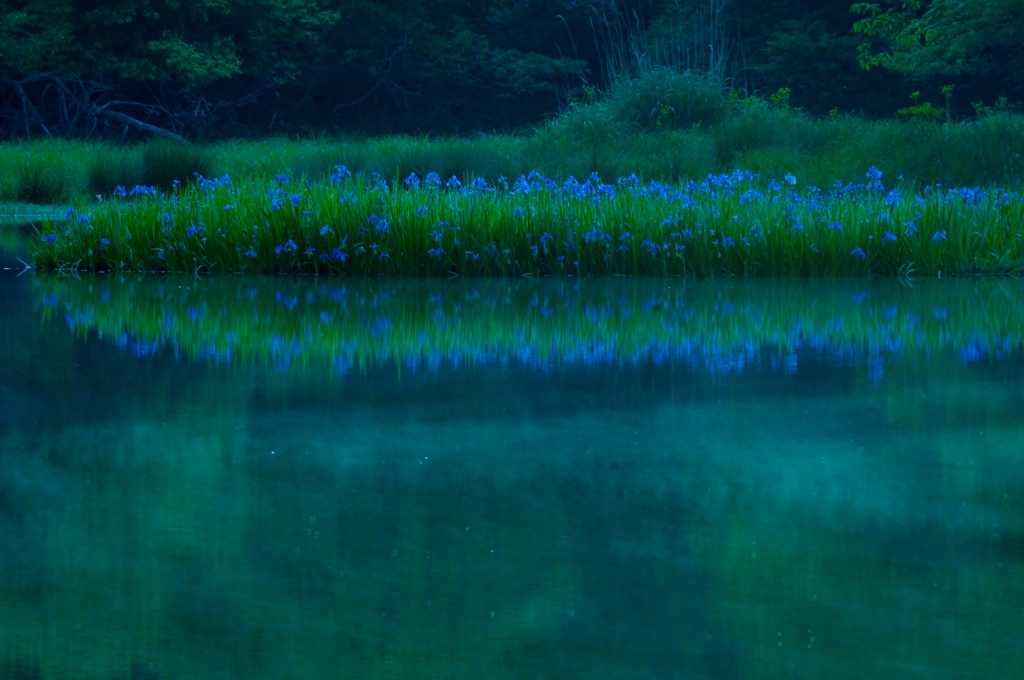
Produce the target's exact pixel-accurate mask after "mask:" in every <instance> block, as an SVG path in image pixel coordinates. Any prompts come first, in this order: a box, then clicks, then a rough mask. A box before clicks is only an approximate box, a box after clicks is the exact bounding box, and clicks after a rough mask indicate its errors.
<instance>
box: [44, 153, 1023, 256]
mask: <svg viewBox="0 0 1024 680" xmlns="http://www.w3.org/2000/svg"><path fill="white" fill-rule="evenodd" d="M880 177H881V173H880V171H878V170H877V169H875V168H872V169H871V170H870V171H869V172H868V180H869V181H868V182H867V183H866V184H858V185H846V186H844V185H841V184H840V185H839V186H837V187H835V188H833V189H832V190H831V191H829V192H822V191H820V190H817V189H813V188H811V189H807V190H804V191H802V192H800V191H797V189H796V188H795V185H796V184H797V183H798V179H797V178H796V177H795V176H792V175H787V177H786V182H785V183H784V184H783V185H779V184H777V183H775V182H772V183H770V184H769V185H768V188H767V189H765V190H764V191H759V190H757V189H755V188H754V187H753V182H754V179H755V178H754V177H753V175H751V174H750V173H743V172H737V173H733V174H731V175H721V176H711V177H708V178H707V179H705V180H704V181H703V182H701V183H700V184H697V183H694V182H690V183H689V184H686V185H676V186H673V185H663V184H658V183H653V182H652V183H650V184H647V185H644V184H642V183H641V182H640V181H639V179H637V178H636V177H635V176H629V177H626V178H621V179H619V180H618V181H617V182H615V183H614V184H605V183H602V182H601V181H600V179H599V177H598V176H597V175H592V176H591V177H589V178H588V179H587V180H586V181H584V182H582V183H581V182H579V181H576V180H572V179H571V180H568V181H566V182H565V183H563V184H561V185H560V184H558V183H557V182H555V181H554V180H552V179H550V178H544V177H543V176H541V175H539V174H537V173H532V174H530V175H528V176H521V177H520V178H519V179H517V180H516V181H515V182H512V183H510V182H508V180H505V179H504V178H502V179H500V180H498V182H496V183H493V184H488V183H487V182H486V181H484V180H483V179H481V178H478V179H475V180H473V181H471V182H470V183H469V184H467V185H466V186H463V185H462V184H461V182H460V181H459V180H458V179H457V178H455V177H452V178H451V179H449V180H448V181H446V182H445V181H443V180H442V177H441V176H439V175H436V174H431V175H428V176H427V178H426V179H424V180H420V179H419V178H418V177H416V176H410V177H409V178H407V179H406V180H405V181H403V182H398V181H392V182H388V181H386V180H382V179H381V178H379V177H375V178H366V177H364V176H362V175H356V176H353V175H351V173H349V171H348V170H347V169H345V168H342V167H340V166H339V167H338V168H337V169H336V170H335V172H334V174H333V176H332V177H331V178H329V179H326V180H317V181H304V180H301V179H300V180H298V181H295V182H292V181H290V180H289V178H287V177H285V176H280V177H278V178H277V179H276V180H275V181H273V182H256V181H240V182H238V183H234V182H232V181H231V180H230V179H229V178H227V177H224V178H221V179H219V180H204V181H203V182H202V183H200V184H199V185H198V186H188V187H184V188H179V189H178V190H176V191H175V192H172V193H164V194H161V193H159V192H156V191H155V190H152V189H146V188H142V187H140V188H136V189H135V190H133V193H134V195H131V194H129V195H127V196H124V197H117V198H114V199H112V200H108V201H104V202H103V203H101V204H99V205H95V206H92V207H91V208H88V209H84V210H83V209H81V208H80V209H79V210H78V211H72V212H71V213H69V218H70V219H69V220H68V221H66V222H54V221H44V223H43V228H42V232H41V234H40V240H39V241H37V242H35V244H34V246H33V258H34V261H35V264H36V265H37V266H38V267H40V268H43V269H69V268H70V269H83V270H93V269H100V270H108V269H114V270H122V271H179V272H180V271H188V272H194V271H207V272H258V273H296V274H300V273H306V274H328V273H329V274H355V275H410V274H411V275H420V274H423V275H436V276H453V275H483V276H495V275H498V276H523V275H527V276H544V275H591V274H597V275H608V274H627V275H654V276H670V275H694V276H716V275H803V276H857V275H866V274H886V275H891V274H908V273H911V272H915V271H916V272H917V273H920V274H924V275H938V274H941V273H947V274H958V275H966V274H977V273H1019V272H1021V271H1022V270H1024V198H1022V197H1021V196H1020V195H1019V194H1015V193H1009V192H1006V191H1003V190H1000V189H996V190H991V191H983V190H980V189H961V190H944V189H932V188H930V187H929V188H927V189H926V190H925V191H924V192H922V193H920V194H914V193H912V192H910V191H908V190H907V189H906V188H905V187H904V188H903V189H900V188H890V189H887V188H886V187H884V186H883V185H882V182H881V179H880Z"/></svg>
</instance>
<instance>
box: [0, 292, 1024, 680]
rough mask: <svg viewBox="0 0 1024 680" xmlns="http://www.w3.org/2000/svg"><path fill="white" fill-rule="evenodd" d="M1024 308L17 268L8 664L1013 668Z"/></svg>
mask: <svg viewBox="0 0 1024 680" xmlns="http://www.w3.org/2000/svg"><path fill="white" fill-rule="evenodd" d="M342 283H344V286H343V285H342ZM677 285H679V286H680V287H681V288H680V289H679V290H677V288H676V286H677ZM179 286H181V287H180V288H179ZM670 286H671V288H670ZM342 291H343V292H342ZM279 294H280V299H279ZM336 294H337V298H336V297H335V295H336ZM1020 295H1021V288H1020V283H1019V282H1016V281H982V282H960V283H958V284H956V285H952V286H947V285H944V284H943V285H929V286H925V285H921V284H918V285H917V286H916V287H915V288H907V287H901V286H899V285H898V284H893V285H890V283H889V282H857V281H854V282H842V281H840V282H782V283H779V282H751V283H739V282H733V283H726V284H720V283H714V282H703V283H696V284H695V282H687V283H685V284H683V283H681V282H680V283H676V282H656V283H651V282H620V283H616V282H608V281H597V282H591V281H583V282H579V285H578V287H577V284H576V283H575V282H572V281H556V282H543V283H539V284H538V283H537V282H522V283H515V284H509V283H507V282H505V283H501V282H473V283H469V284H457V285H448V284H444V283H438V282H392V281H389V282H384V283H380V282H356V283H351V282H347V281H346V282H339V281H328V282H316V281H310V282H306V281H292V280H286V281H279V280H273V279H270V280H260V281H249V280H243V279H222V280H212V281H206V282H202V283H197V282H196V281H194V280H192V279H187V280H171V279H157V280H145V279H143V280H130V281H120V280H117V279H103V278H94V279H87V280H82V281H76V280H65V279H54V278H42V277H34V278H33V279H32V280H31V281H29V282H26V281H25V280H24V279H20V280H19V281H18V282H17V283H14V282H11V281H7V280H2V281H0V341H2V342H3V343H4V346H5V347H9V348H11V350H10V351H8V352H7V353H6V354H4V355H3V356H2V357H0V386H2V390H3V391H2V392H0V397H2V398H3V399H4V403H3V405H4V406H10V408H11V409H15V410H10V409H6V408H5V409H4V411H3V415H0V466H2V469H3V470H4V474H3V475H2V476H0V545H2V546H3V547H4V549H3V550H2V551H0V677H45V678H66V677H83V678H124V677H136V678H144V677H145V678H215V677H216V678H221V677H253V678H263V677H266V678H277V677H303V678H307V677H308V678H316V677H337V676H338V675H339V674H344V675H346V676H351V677H360V678H361V677H367V678H398V677H444V678H450V677H486V678H490V677H497V678H525V677H528V678H588V679H589V678H663V677H686V678H702V677H703V678H776V677H778V678H782V677H786V678H821V677H829V678H851V679H852V678H857V679H860V678H865V677H888V676H890V675H893V674H894V672H896V671H895V670H894V669H897V668H898V669H899V670H898V673H899V675H900V676H901V677H922V678H924V677H927V678H955V677H995V678H999V677H1005V678H1011V677H1014V674H1015V673H1017V672H1018V669H1019V668H1021V667H1024V637H1022V633H1021V632H1020V628H1019V625H1018V623H1017V621H1018V619H1019V612H1020V611H1021V608H1022V606H1024V578H1022V577H1024V419H1022V418H1021V409H1022V406H1024V361H1022V359H1021V353H1020V351H1019V350H1020V343H1021V338H1022V334H1021V332H1020V331H1021V326H1020V319H1019V310H1020V309H1021V306H1020V305H1019V301H1020ZM293 299H294V303H293V302H292V300H293ZM937 309H938V310H942V312H941V313H936V312H935V310H937ZM543 310H546V312H545V311H543ZM439 311H440V312H441V314H438V312H439ZM322 312H327V313H328V314H333V317H332V318H331V319H330V322H329V323H325V322H323V320H322V319H321V318H320V314H321V313H322ZM384 319H386V320H387V323H383V322H382V320H384ZM229 334H233V335H230V336H229ZM275 338H276V339H275ZM275 342H276V343H277V344H275ZM293 342H295V343H297V345H296V346H295V347H294V348H293ZM686 343H689V345H687V344H686ZM972 343H973V344H972ZM211 344H215V345H216V347H217V349H216V351H215V352H214V351H212V349H211ZM679 347H686V348H688V349H686V350H685V351H684V350H680V349H678V348H679ZM224 348H228V349H229V350H230V353H228V352H227V350H225V349H224ZM524 348H526V349H524ZM972 348H973V349H972ZM527 349H528V350H529V353H527V351H526V350H527ZM458 352H461V354H457V353H458ZM661 352H664V354H660V353H661ZM286 354H287V355H288V356H289V359H288V360H287V361H286V360H285V358H284V357H285V355H286ZM413 357H419V358H420V359H419V360H420V362H421V363H420V366H419V367H418V368H417V370H416V371H415V372H414V371H412V370H411V368H410V366H411V363H412V362H413ZM431 357H435V358H436V360H432V359H431ZM456 357H459V358H458V359H456ZM694 357H697V359H696V361H694ZM794 358H795V361H793V360H792V359H794ZM340 359H344V361H345V362H347V365H348V366H349V367H350V368H349V369H347V373H346V374H345V375H344V377H339V376H340V374H341V369H340V368H339V360H340ZM773 361H774V362H775V363H774V364H773V363H772V362H773ZM878 361H881V362H882V363H881V366H882V368H881V369H880V370H881V372H880V373H879V372H878V371H879V369H878V368H873V367H874V366H877V362H878ZM730 362H731V363H730ZM873 362H875V363H873ZM282 367H285V368H286V369H287V370H282Z"/></svg>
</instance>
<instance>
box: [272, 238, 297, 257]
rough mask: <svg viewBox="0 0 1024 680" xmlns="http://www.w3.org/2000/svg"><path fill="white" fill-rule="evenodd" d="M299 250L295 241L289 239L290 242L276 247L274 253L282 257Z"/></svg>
mask: <svg viewBox="0 0 1024 680" xmlns="http://www.w3.org/2000/svg"><path fill="white" fill-rule="evenodd" d="M298 249H299V247H298V246H297V245H295V241H292V240H291V239H288V241H286V242H285V243H282V244H281V245H278V246H274V253H275V254H276V255H280V254H281V253H291V252H294V251H296V250H298Z"/></svg>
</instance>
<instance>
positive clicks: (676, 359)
mask: <svg viewBox="0 0 1024 680" xmlns="http://www.w3.org/2000/svg"><path fill="white" fill-rule="evenodd" d="M33 283H34V285H33V294H34V295H35V296H36V297H37V298H38V300H39V306H40V309H41V313H42V315H43V317H44V318H47V319H51V318H57V317H61V318H63V319H64V320H65V322H66V324H67V325H68V327H70V328H71V329H72V331H74V332H75V333H77V334H79V335H87V334H88V333H90V332H92V331H95V332H96V333H97V334H98V335H99V336H100V337H102V338H109V339H113V341H114V342H115V343H117V344H118V346H119V347H121V348H122V349H125V350H128V351H130V352H131V353H133V354H135V355H137V356H146V355H151V354H156V353H158V352H160V351H161V350H167V351H171V352H173V353H175V354H176V355H179V356H186V357H188V358H190V359H204V360H211V361H216V362H227V363H230V362H232V361H234V360H236V359H237V360H240V361H243V362H250V361H259V362H261V363H271V364H275V365H277V366H280V367H286V368H287V367H291V366H293V365H295V366H299V367H301V368H309V367H316V368H317V369H320V370H328V371H332V372H335V373H341V374H345V373H347V372H349V371H350V370H351V369H352V368H353V367H361V368H365V367H367V366H370V365H380V364H389V363H395V364H397V365H398V366H400V367H401V368H403V369H405V370H409V371H413V372H415V371H417V370H428V371H434V372H436V371H437V370H438V369H439V368H440V367H441V366H442V365H450V366H452V367H456V368H458V367H459V366H462V365H464V364H468V365H472V366H478V367H481V366H486V365H488V364H492V363H498V364H501V365H506V364H508V363H509V362H514V363H516V364H518V365H521V366H525V367H529V368H533V369H543V370H550V369H551V368H553V367H555V366H564V365H583V366H602V365H624V364H630V365H636V364H638V363H640V362H653V363H654V364H655V365H663V364H666V363H668V362H672V363H677V364H683V365H689V366H691V367H692V368H694V369H701V370H705V371H708V372H712V373H743V372H744V371H745V370H748V369H749V368H751V367H752V366H754V365H756V366H758V367H759V368H766V370H769V371H770V372H773V373H775V372H781V373H793V372H795V371H796V370H797V369H798V353H799V351H800V350H801V349H807V350H810V351H812V352H814V353H816V354H820V355H823V356H827V357H829V358H830V360H831V361H832V362H833V363H836V364H840V365H845V364H850V365H862V366H863V367H864V370H865V371H866V372H867V374H868V375H869V376H870V377H871V378H872V379H874V380H880V379H882V378H883V377H884V374H885V368H884V367H885V363H886V361H887V360H889V359H890V358H892V357H905V356H923V357H927V356H935V355H937V354H943V355H944V354H945V353H946V352H948V351H949V350H953V351H955V352H956V353H957V354H958V355H959V356H960V359H961V360H962V361H964V362H968V363H970V362H980V361H1002V360H1005V359H1007V358H1008V357H1010V356H1011V355H1012V354H1014V353H1015V352H1018V351H1019V350H1020V349H1021V347H1022V343H1024V313H1022V312H1021V310H1022V309H1024V285H1022V284H1021V282H1020V281H1017V280H1008V279H988V280H983V281H966V282H964V281H961V282H952V283H942V282H939V281H925V282H919V283H917V284H915V285H914V286H913V287H910V286H908V285H905V284H901V283H899V282H895V281H862V280H838V281H815V282H813V283H808V282H806V281H793V280H788V281H787V280H766V281H759V280H753V281H736V282H724V283H723V282H717V281H716V282H695V281H680V280H675V281H667V282H666V281H664V280H663V281H650V280H639V281H638V280H629V281H609V280H603V281H602V280H597V281H595V280H583V281H574V280H572V279H561V280H555V281H550V280H548V281H540V282H538V281H520V282H511V283H510V282H507V281H495V280H486V281H473V282H469V283H452V282H437V281H415V280H412V281H393V280H391V281H386V282H384V281H372V280H357V281H354V282H353V281H343V280H328V281H320V280H301V279H299V280H296V279H283V280H282V279H244V278H231V277H222V278H212V279H206V280H198V279H195V278H180V277H177V278H175V277H162V278H140V279H128V280H124V279H116V278H113V277H102V276H99V277H95V276H94V277H90V278H88V279H86V280H84V281H81V280H76V279H69V278H56V277H37V278H35V279H34V282H33Z"/></svg>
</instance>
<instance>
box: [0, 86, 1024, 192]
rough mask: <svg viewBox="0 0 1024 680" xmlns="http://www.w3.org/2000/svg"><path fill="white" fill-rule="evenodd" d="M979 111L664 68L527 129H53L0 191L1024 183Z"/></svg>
mask: <svg viewBox="0 0 1024 680" xmlns="http://www.w3.org/2000/svg"><path fill="white" fill-rule="evenodd" d="M979 113H980V115H979V117H978V118H976V119H973V120H968V121H953V122H944V123H935V122H922V121H917V122H906V121H870V120H864V119H860V118H856V117H852V116H844V115H835V116H831V117H827V118H824V119H822V118H813V117H811V116H808V115H805V114H803V113H801V112H800V111H798V110H794V109H792V108H790V107H788V106H787V105H786V104H785V98H784V97H778V96H777V97H775V98H772V99H763V98H758V97H742V96H739V95H737V94H736V93H731V92H728V91H726V90H723V89H722V88H721V87H720V86H718V85H717V84H715V83H713V82H710V81H708V80H706V79H704V78H702V77H700V76H696V75H693V74H689V73H678V72H674V71H670V70H665V69H655V70H652V71H649V72H647V73H645V74H644V75H643V77H638V78H634V79H622V80H620V81H619V83H618V84H617V85H616V86H614V87H612V88H611V89H610V90H609V91H608V92H607V93H604V94H603V95H602V94H600V93H593V94H592V96H590V97H589V100H588V101H586V102H576V103H574V104H572V105H571V106H569V107H568V108H567V110H566V111H564V112H563V113H562V114H561V115H559V116H557V117H556V118H554V119H552V120H551V121H550V122H548V123H547V124H545V125H543V126H541V127H539V128H537V129H535V130H531V131H526V132H523V133H521V134H515V135H509V134H495V135H485V136H478V137H473V138H441V139H435V138H430V137H386V138H371V139H364V138H349V139H329V138H316V139H307V140H288V139H269V140H262V141H232V142H224V143H220V144H213V145H208V146H192V147H184V146H177V145H174V144H172V143H167V142H163V141H156V142H151V143H148V144H144V145H135V146H126V147H118V146H114V145H109V144H100V143H93V142H70V141H60V140H43V141H37V142H31V143H14V144H12V143H4V144H0V201H20V202H29V203H44V204H45V203H48V204H65V203H67V202H69V201H72V200H79V201H82V200H87V199H88V200H94V199H95V197H96V196H109V195H111V193H112V192H113V191H114V190H115V189H116V187H118V186H125V187H132V186H136V185H149V186H157V187H161V188H163V189H169V188H171V187H172V186H173V183H174V181H175V180H178V181H182V182H188V181H190V180H192V179H193V177H194V173H196V172H198V173H199V174H200V175H203V176H206V177H211V176H222V175H224V174H229V175H231V177H233V178H234V179H235V180H236V181H241V180H249V179H267V178H269V177H272V176H274V175H277V174H287V175H289V176H291V177H299V176H304V177H306V178H308V179H312V180H315V179H320V178H326V177H328V176H329V175H330V173H331V171H332V169H333V168H334V166H335V165H337V164H345V165H346V166H347V167H348V168H350V169H351V170H352V171H353V172H355V173H363V174H365V175H367V176H370V175H372V174H374V173H377V174H379V175H381V176H383V177H386V178H390V179H394V178H398V177H406V176H407V175H409V174H410V173H416V174H418V175H420V176H421V177H422V176H424V175H426V174H427V173H428V172H437V173H439V174H440V175H441V176H443V177H446V178H447V177H450V176H452V175H454V176H457V177H459V178H460V179H462V180H463V181H465V179H466V178H467V177H490V178H496V177H498V176H501V175H505V176H506V177H517V176H519V175H525V174H528V173H529V172H531V171H533V170H536V171H537V172H539V173H541V174H543V175H545V176H548V177H552V178H554V179H555V180H556V181H558V182H561V181H563V180H564V179H566V178H567V177H569V176H575V177H586V176H588V175H589V174H590V173H591V172H597V173H598V174H600V175H601V176H602V177H624V176H628V175H630V174H636V175H638V176H639V177H641V178H642V179H643V180H644V181H645V182H646V181H650V180H655V181H658V182H680V181H687V180H690V179H698V180H699V179H700V178H703V177H706V176H707V175H708V174H723V173H730V172H733V171H735V170H737V169H744V170H749V171H751V172H754V173H759V174H761V175H763V176H764V177H766V178H767V177H781V176H783V175H784V174H786V173H792V174H794V175H796V176H798V177H800V178H801V182H802V183H803V184H804V185H813V186H821V187H825V186H828V185H830V184H831V183H832V182H833V181H834V180H837V179H838V180H842V181H843V182H854V181H858V180H859V179H860V178H861V177H862V176H863V172H864V170H865V169H866V168H868V167H871V166H875V167H878V168H880V169H881V170H882V172H884V173H885V176H886V177H891V178H897V177H902V178H903V180H904V181H905V182H906V183H908V184H913V185H915V186H918V187H921V186H924V185H927V184H939V183H941V184H943V185H946V186H979V185H980V186H1002V187H1004V188H1011V187H1018V186H1020V185H1021V183H1022V181H1024V116H1022V115H1019V114H1015V113H1012V112H1010V111H1008V110H1000V109H983V108H980V109H979Z"/></svg>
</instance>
